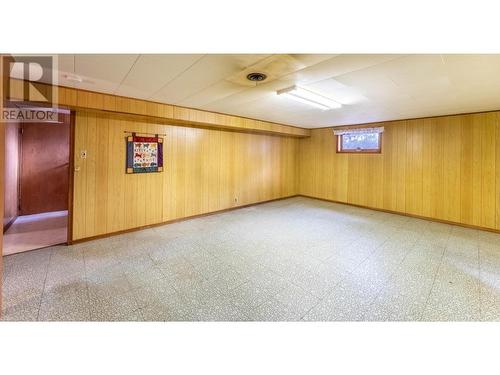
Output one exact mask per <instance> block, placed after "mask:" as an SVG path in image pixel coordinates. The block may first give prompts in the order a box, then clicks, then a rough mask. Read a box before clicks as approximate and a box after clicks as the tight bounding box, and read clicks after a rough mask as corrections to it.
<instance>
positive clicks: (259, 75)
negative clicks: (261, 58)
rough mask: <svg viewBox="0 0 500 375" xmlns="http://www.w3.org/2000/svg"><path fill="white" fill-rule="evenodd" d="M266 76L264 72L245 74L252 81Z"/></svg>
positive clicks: (261, 79) (258, 80)
mask: <svg viewBox="0 0 500 375" xmlns="http://www.w3.org/2000/svg"><path fill="white" fill-rule="evenodd" d="M266 78H267V76H266V75H265V74H264V73H250V74H248V75H247V79H248V80H249V81H252V82H262V81H263V80H265V79H266Z"/></svg>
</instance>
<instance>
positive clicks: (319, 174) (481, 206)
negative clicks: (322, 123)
mask: <svg viewBox="0 0 500 375" xmlns="http://www.w3.org/2000/svg"><path fill="white" fill-rule="evenodd" d="M377 125H380V126H384V127H385V132H384V133H383V142H382V153H381V154H364V155H363V154H338V153H336V142H335V141H336V140H335V136H334V135H333V131H332V129H317V130H312V132H311V137H310V138H304V139H301V140H300V168H299V181H300V182H299V192H300V194H303V195H308V196H312V197H317V198H322V199H328V200H333V201H338V202H345V203H350V204H356V205H361V206H366V207H371V208H378V209H384V210H390V211H395V212H400V213H404V214H411V215H418V216H423V217H428V218H432V219H438V220H445V221H451V222H455V223H461V224H466V225H473V226H478V227H483V228H488V229H497V230H500V112H489V113H480V114H470V115H456V116H445V117H436V118H426V119H416V120H406V121H395V122H385V123H380V124H377Z"/></svg>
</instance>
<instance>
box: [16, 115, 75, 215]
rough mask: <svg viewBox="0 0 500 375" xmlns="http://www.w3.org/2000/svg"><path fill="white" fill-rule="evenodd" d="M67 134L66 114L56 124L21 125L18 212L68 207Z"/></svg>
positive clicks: (46, 210) (65, 208) (58, 209)
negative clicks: (64, 119) (64, 118)
mask: <svg viewBox="0 0 500 375" xmlns="http://www.w3.org/2000/svg"><path fill="white" fill-rule="evenodd" d="M69 137H70V122H69V116H68V120H67V121H65V122H64V123H60V124H44V123H25V124H22V135H21V173H20V175H21V176H20V177H21V178H20V202H19V203H20V210H19V213H20V215H31V214H37V213H42V212H49V211H62V210H67V209H68V188H69V153H70V150H69Z"/></svg>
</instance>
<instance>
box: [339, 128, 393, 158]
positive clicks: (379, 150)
mask: <svg viewBox="0 0 500 375" xmlns="http://www.w3.org/2000/svg"><path fill="white" fill-rule="evenodd" d="M359 129H362V128H359ZM382 134H383V132H380V133H379V135H378V140H379V141H378V148H373V149H368V148H366V149H360V150H345V149H343V148H342V137H343V136H344V135H345V134H339V135H335V136H336V137H337V150H336V151H337V154H381V153H382V141H383V137H382Z"/></svg>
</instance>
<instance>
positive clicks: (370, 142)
mask: <svg viewBox="0 0 500 375" xmlns="http://www.w3.org/2000/svg"><path fill="white" fill-rule="evenodd" d="M383 131H384V128H383V127H379V128H355V129H342V130H334V131H333V133H334V134H335V135H336V136H337V152H340V153H368V154H369V153H372V154H373V153H380V152H381V151H382V147H381V146H382V133H383Z"/></svg>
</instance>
